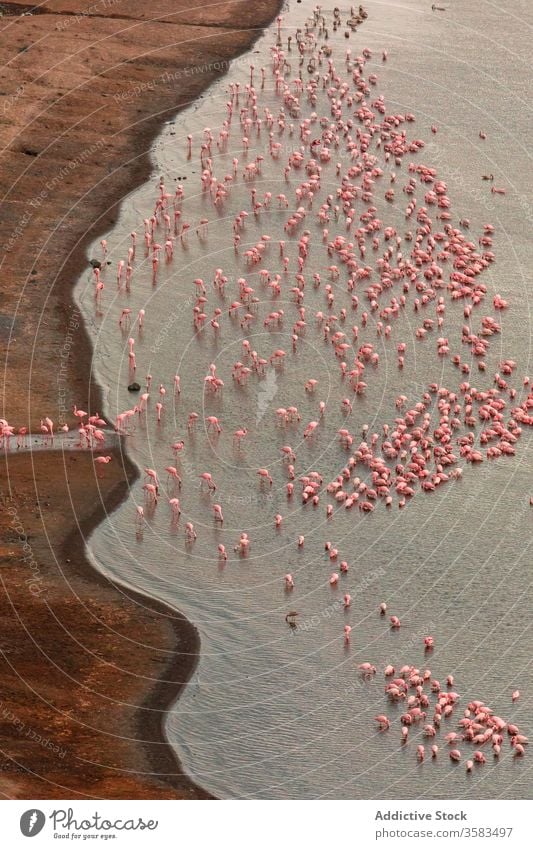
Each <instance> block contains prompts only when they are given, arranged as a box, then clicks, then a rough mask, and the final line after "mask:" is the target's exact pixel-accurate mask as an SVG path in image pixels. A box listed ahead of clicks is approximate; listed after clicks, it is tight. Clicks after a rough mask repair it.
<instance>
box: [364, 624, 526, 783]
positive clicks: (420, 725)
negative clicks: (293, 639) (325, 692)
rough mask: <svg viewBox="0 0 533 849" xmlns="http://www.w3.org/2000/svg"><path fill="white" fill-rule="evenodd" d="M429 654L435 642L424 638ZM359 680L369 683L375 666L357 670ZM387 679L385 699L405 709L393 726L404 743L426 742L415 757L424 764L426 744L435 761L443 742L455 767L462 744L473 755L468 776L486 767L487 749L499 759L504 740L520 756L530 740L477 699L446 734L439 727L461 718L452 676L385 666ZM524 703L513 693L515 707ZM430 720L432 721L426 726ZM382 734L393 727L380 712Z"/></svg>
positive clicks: (411, 668) (377, 719) (468, 760)
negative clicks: (414, 739)
mask: <svg viewBox="0 0 533 849" xmlns="http://www.w3.org/2000/svg"><path fill="white" fill-rule="evenodd" d="M424 648H425V651H426V652H427V651H430V650H431V649H432V648H433V638H432V637H426V638H425V639H424ZM359 670H360V673H361V675H363V676H364V677H366V678H370V677H372V676H374V675H375V674H376V672H377V669H376V667H375V666H373V665H372V664H370V663H369V662H365V663H362V664H360V665H359ZM383 674H384V677H385V680H386V681H387V683H386V685H385V694H386V697H387V700H388V702H389V704H390V705H391V706H392V705H394V706H395V708H398V707H400V708H401V707H403V708H404V713H402V714H401V715H400V716H399V717H398V716H397V711H396V716H395V719H394V720H393V721H395V722H397V723H398V724H399V726H400V727H401V743H402V745H406V744H407V743H408V742H409V739H410V736H411V735H412V732H415V733H417V739H420V738H423V739H425V740H426V741H427V743H426V744H424V743H422V742H419V743H418V744H417V746H416V758H417V760H418V761H423V760H424V759H425V757H426V754H427V752H426V745H429V747H430V755H431V758H432V759H435V758H437V757H438V754H439V746H438V745H437V741H438V740H439V737H441V738H442V741H443V742H444V743H445V744H446V746H447V750H448V756H449V758H450V760H451V761H452V762H454V763H458V762H459V761H461V760H462V758H463V755H462V753H461V751H460V749H459V748H457V747H458V746H459V745H465V746H466V747H467V750H468V752H469V755H470V754H471V756H468V757H467V760H466V771H467V772H472V770H473V768H474V765H475V764H476V765H480V766H481V765H482V764H485V763H486V762H487V756H488V754H489V747H490V749H491V750H492V756H493V758H496V759H497V758H499V757H500V755H501V754H502V748H503V745H504V740H505V739H508V740H509V743H510V747H511V749H512V751H513V755H514V757H522V756H523V755H524V754H525V751H526V750H525V747H526V746H527V744H528V742H529V741H528V738H527V737H526V736H525V735H524V734H522V733H521V732H520V729H519V727H518V726H517V725H516V724H515V723H513V722H509V721H508V720H505V719H502V717H500V716H497V715H496V714H495V713H494V711H493V710H492V709H491V708H490V707H489V706H488V705H486V704H485V703H484V702H483V701H481V700H479V699H476V700H473V701H471V702H469V703H468V705H467V706H466V707H465V708H464V710H463V712H462V716H461V718H460V719H457V721H456V730H453V731H448V733H446V734H444V733H443V732H444V730H445V729H444V728H441V724H444V725H448V727H449V724H450V723H451V722H452V721H453V719H454V716H456V715H457V714H458V713H459V703H460V695H459V693H456V692H455V691H454V690H453V689H452V688H453V686H454V679H453V675H448V676H447V678H446V684H445V686H444V687H443V686H442V685H441V683H440V682H439V681H438V680H436V679H435V678H433V676H432V673H431V669H423V670H421V669H418V668H417V667H415V666H411V665H407V664H406V665H403V666H402V667H401V669H399V670H396V669H395V668H394V666H391V665H387V666H386V667H385V668H384V670H383ZM519 698H520V691H519V690H514V692H513V693H512V694H511V700H512V702H516V701H517V700H518V699H519ZM428 719H430V721H428ZM374 720H375V721H376V722H377V724H378V728H379V730H380V731H388V730H389V729H390V728H391V719H390V718H389V716H387V714H385V713H382V714H378V715H377V716H375V717H374Z"/></svg>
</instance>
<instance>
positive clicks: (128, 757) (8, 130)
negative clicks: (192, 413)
mask: <svg viewBox="0 0 533 849" xmlns="http://www.w3.org/2000/svg"><path fill="white" fill-rule="evenodd" d="M278 5H279V4H278V3H277V2H273V0H258V2H254V4H253V7H252V4H251V3H249V2H247V1H246V0H243V2H228V3H222V4H216V5H209V6H205V5H204V4H203V3H202V2H200V3H196V4H195V5H194V8H193V9H190V8H189V7H188V3H184V2H181V0H173V2H170V0H160V2H155V3H152V4H150V6H149V13H150V18H151V19H149V17H148V13H147V12H146V11H144V12H143V10H142V9H141V10H140V9H139V4H138V3H134V2H133V0H124V2H121V1H120V0H116V1H115V2H112V0H105V2H104V0H101V2H100V3H98V2H81V0H80V2H73V0H50V2H48V3H46V4H45V5H42V6H40V7H39V10H38V11H39V13H38V14H31V15H29V14H21V13H24V12H27V11H28V10H30V9H31V8H32V7H31V6H29V5H28V4H21V3H2V4H0V6H1V8H2V10H3V16H2V18H1V19H0V27H1V28H2V36H3V38H2V46H1V47H0V59H1V64H2V71H1V78H0V140H1V142H2V153H1V154H0V156H1V164H2V170H1V176H0V181H1V189H2V191H1V195H0V198H1V201H0V203H1V213H2V214H1V216H0V247H1V252H0V253H1V256H2V265H1V272H2V284H1V301H0V351H1V363H2V397H3V399H4V402H3V409H2V413H1V415H2V416H4V417H5V418H7V419H8V420H9V422H10V423H11V424H13V425H15V426H16V427H20V426H22V425H26V426H28V425H30V426H31V427H32V429H36V428H37V429H38V426H39V420H40V418H42V417H43V416H46V415H48V416H50V417H51V418H52V419H53V420H54V421H55V422H56V423H58V424H61V423H62V422H63V421H65V420H66V421H68V423H69V424H70V425H72V424H73V417H72V415H71V414H70V412H69V411H70V410H71V408H72V405H73V404H74V403H77V404H78V406H81V407H83V408H84V409H87V410H89V411H90V412H95V411H97V410H98V409H99V408H101V394H100V390H99V387H98V386H97V385H96V384H95V383H94V382H93V380H92V379H91V365H90V363H91V348H90V343H89V339H88V336H87V334H86V332H85V329H84V327H83V325H82V324H81V321H80V318H79V315H78V313H77V312H76V310H75V308H74V306H73V303H72V299H71V289H72V286H73V284H74V282H75V281H76V279H77V277H78V275H79V273H80V271H81V270H82V269H83V268H84V267H85V266H86V257H85V248H86V246H87V245H88V243H89V242H90V241H92V240H93V239H94V238H95V237H96V236H97V235H98V234H99V233H101V232H104V231H105V230H107V229H109V227H110V226H111V225H112V224H113V222H114V221H115V220H116V216H117V213H118V207H119V204H120V202H121V200H122V199H123V198H124V197H125V196H126V194H127V193H128V192H129V191H131V190H132V189H133V188H134V187H135V186H137V185H139V184H141V183H143V182H144V181H145V180H146V177H147V175H148V174H149V173H150V172H151V165H150V159H149V151H150V146H151V144H152V142H153V140H154V139H155V137H156V136H157V134H158V132H159V130H160V128H161V126H162V124H163V123H164V121H165V120H168V119H170V118H171V117H173V115H174V114H175V113H176V111H177V110H178V109H180V108H182V107H183V106H184V105H186V104H187V103H190V102H191V101H193V100H194V99H196V98H197V97H198V96H199V95H200V94H201V92H202V91H203V90H204V89H205V88H206V87H207V86H208V85H209V84H210V83H211V82H212V81H213V80H215V79H217V78H218V77H219V76H220V75H221V74H222V73H224V71H225V69H226V67H227V62H228V61H229V60H230V59H231V58H232V57H234V56H236V55H238V54H240V53H241V52H243V51H244V50H246V49H248V48H249V47H250V45H251V44H252V43H253V41H254V40H255V38H256V37H257V36H258V34H259V33H260V31H261V29H262V28H263V27H264V26H265V25H266V24H267V23H268V22H269V20H271V18H272V17H273V16H274V14H275V13H276V11H277V8H278ZM84 12H85V14H83V13H84ZM184 21H186V23H184ZM235 21H238V22H239V29H237V30H236V29H235ZM117 163H119V164H118V165H117ZM107 453H110V454H112V455H113V461H112V462H111V463H110V464H109V465H107V466H105V467H103V469H101V470H99V471H98V475H100V474H101V475H102V477H101V478H99V477H97V474H96V473H95V467H94V465H93V462H92V459H91V457H90V456H89V455H87V454H83V453H81V452H80V453H72V452H68V453H65V454H63V453H61V452H59V451H52V450H50V451H49V452H38V453H35V454H28V453H24V454H20V455H18V456H17V455H16V454H9V455H8V456H7V457H4V458H3V459H2V471H1V473H0V491H1V493H0V494H1V503H2V508H3V509H2V513H1V516H0V564H1V566H2V571H1V576H2V596H1V607H0V611H1V612H0V617H1V645H2V656H1V659H0V670H1V674H2V682H3V688H2V695H1V697H0V733H1V736H2V744H1V746H0V753H1V758H0V772H1V775H0V792H1V793H2V795H3V796H4V797H8V798H41V799H43V798H77V797H97V798H207V797H208V794H207V793H205V792H204V791H202V790H201V789H200V788H198V787H197V786H196V785H194V784H193V783H192V782H190V781H189V780H188V779H187V777H186V776H184V775H183V773H182V772H181V770H180V768H179V764H178V763H177V762H176V759H175V757H174V755H173V753H172V751H171V750H170V748H169V747H168V746H167V744H166V741H165V740H164V737H163V734H162V730H161V723H162V718H163V715H164V711H165V709H166V707H167V706H168V705H169V704H170V703H171V702H172V701H173V700H174V699H175V698H176V696H177V694H178V693H179V690H180V688H181V687H182V686H183V683H184V682H185V681H187V679H188V677H189V676H190V674H191V673H192V671H193V669H194V666H195V664H196V659H197V653H198V644H199V641H198V635H197V632H196V630H195V628H194V627H193V626H192V625H191V624H190V623H189V622H187V620H184V619H183V618H182V617H180V616H179V614H177V613H175V612H174V611H171V610H170V609H169V608H166V607H164V606H163V605H159V604H157V603H155V602H152V601H150V600H148V599H146V598H144V597H141V596H137V595H135V594H133V593H131V592H129V591H128V593H127V594H126V593H125V591H124V590H123V589H121V588H118V587H116V586H114V585H113V584H112V583H110V582H108V581H106V580H105V579H104V578H103V577H101V576H99V575H97V574H96V573H95V572H94V571H93V570H92V568H91V567H90V565H89V564H88V563H87V561H86V559H85V555H84V540H85V539H86V537H87V534H88V533H89V532H90V530H91V529H92V528H93V527H94V526H95V525H96V524H97V523H98V522H99V521H100V520H101V517H102V516H103V515H104V513H105V512H109V511H111V510H113V509H114V507H116V506H117V505H118V504H119V503H120V501H121V500H122V499H123V498H124V495H125V493H126V491H127V488H128V486H129V484H130V483H131V481H132V480H133V479H134V477H135V470H134V468H133V467H132V465H131V463H129V462H128V460H127V458H126V457H125V456H124V455H123V454H122V452H121V451H120V450H112V451H109V452H107Z"/></svg>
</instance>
